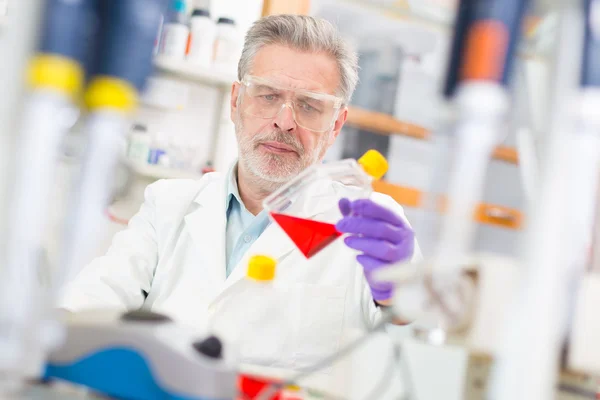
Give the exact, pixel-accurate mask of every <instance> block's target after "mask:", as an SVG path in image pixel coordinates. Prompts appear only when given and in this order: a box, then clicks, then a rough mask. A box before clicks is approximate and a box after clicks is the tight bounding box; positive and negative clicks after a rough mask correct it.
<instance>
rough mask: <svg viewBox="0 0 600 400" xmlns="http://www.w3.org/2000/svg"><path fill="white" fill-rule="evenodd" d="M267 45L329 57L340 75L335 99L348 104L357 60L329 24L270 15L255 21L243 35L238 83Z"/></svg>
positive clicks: (356, 80)
mask: <svg viewBox="0 0 600 400" xmlns="http://www.w3.org/2000/svg"><path fill="white" fill-rule="evenodd" d="M270 44H281V45H286V46H289V47H291V48H293V49H297V50H301V51H308V52H315V53H316V52H322V53H325V54H328V55H330V56H331V57H333V58H334V59H335V61H336V62H337V65H338V69H339V73H340V87H339V88H338V91H339V93H338V95H340V96H341V97H342V98H343V99H344V103H345V104H348V103H349V102H350V99H351V98H352V93H353V92H354V89H355V87H356V83H357V82H358V56H357V54H356V52H355V51H354V50H352V49H351V48H350V46H349V45H348V44H347V43H346V41H345V40H344V39H343V38H342V36H341V35H340V33H339V31H338V30H337V29H336V28H335V27H334V26H333V25H332V24H331V23H330V22H328V21H326V20H324V19H320V18H314V17H309V16H305V15H271V16H268V17H264V18H261V19H259V20H258V21H256V22H255V23H254V25H252V27H251V28H250V30H249V31H248V33H247V34H246V40H245V43H244V49H243V51H242V56H241V58H240V62H239V64H238V79H240V80H241V79H243V78H244V75H246V74H247V73H248V72H249V71H250V68H251V65H252V61H253V60H254V57H255V56H256V54H257V53H258V51H259V50H260V49H261V48H262V47H263V46H266V45H270Z"/></svg>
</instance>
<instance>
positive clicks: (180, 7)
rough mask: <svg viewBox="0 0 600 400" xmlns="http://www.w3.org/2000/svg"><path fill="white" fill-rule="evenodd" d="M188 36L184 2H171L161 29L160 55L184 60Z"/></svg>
mask: <svg viewBox="0 0 600 400" xmlns="http://www.w3.org/2000/svg"><path fill="white" fill-rule="evenodd" d="M189 36H190V28H189V27H188V25H187V16H186V14H185V1H184V0H173V1H172V2H171V8H170V11H169V14H168V15H167V18H165V21H164V23H163V27H162V38H161V45H160V53H161V54H162V55H164V56H166V57H172V58H177V59H184V58H185V53H186V49H187V44H188V39H189Z"/></svg>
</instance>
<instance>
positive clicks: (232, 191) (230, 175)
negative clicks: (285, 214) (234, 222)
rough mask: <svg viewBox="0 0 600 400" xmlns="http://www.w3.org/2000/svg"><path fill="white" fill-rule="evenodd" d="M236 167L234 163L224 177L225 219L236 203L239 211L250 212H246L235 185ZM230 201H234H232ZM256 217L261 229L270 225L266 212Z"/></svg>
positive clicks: (236, 184)
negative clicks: (225, 191) (225, 180)
mask: <svg viewBox="0 0 600 400" xmlns="http://www.w3.org/2000/svg"><path fill="white" fill-rule="evenodd" d="M237 165H238V163H237V162H235V163H234V164H233V165H232V166H231V167H230V168H229V171H228V172H227V176H226V179H227V185H226V187H227V195H226V197H225V210H227V217H229V213H230V212H231V208H232V205H234V204H235V203H236V202H237V204H238V205H239V207H240V209H241V210H243V211H245V212H247V213H248V214H250V211H248V210H246V206H245V205H244V202H243V201H242V198H241V196H240V191H239V188H238V183H237ZM232 200H235V201H232ZM250 215H252V214H250ZM256 217H258V218H257V221H258V222H260V225H261V226H263V227H266V226H268V225H270V223H271V221H270V220H269V217H268V215H267V212H266V210H262V211H261V212H260V213H258V215H256Z"/></svg>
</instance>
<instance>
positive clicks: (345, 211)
mask: <svg viewBox="0 0 600 400" xmlns="http://www.w3.org/2000/svg"><path fill="white" fill-rule="evenodd" d="M339 207H340V211H341V212H342V215H343V216H344V218H342V219H341V220H340V221H339V222H338V223H337V224H336V226H335V227H336V229H337V230H338V231H339V232H342V233H349V234H350V235H349V236H347V237H346V238H345V239H344V242H345V243H346V245H347V246H348V247H350V248H352V249H355V250H358V251H361V252H362V254H360V255H358V256H357V257H356V259H357V260H358V262H359V263H360V264H361V265H362V266H363V268H364V272H365V278H366V279H367V282H368V283H369V286H370V287H371V293H372V294H373V299H374V300H375V301H383V300H388V299H391V298H392V295H393V288H394V287H393V285H392V284H391V283H382V282H374V281H373V279H372V278H371V276H372V275H373V271H376V270H378V269H380V268H385V267H386V266H389V265H390V264H393V263H396V262H400V261H405V260H407V259H409V258H410V257H412V254H413V250H414V238H415V236H414V233H413V231H412V229H410V228H409V227H408V226H407V224H406V222H404V221H403V220H402V218H400V217H399V216H398V215H396V214H395V213H394V212H393V211H391V210H389V209H387V208H385V207H383V206H381V205H379V204H377V203H375V202H374V201H373V200H370V199H360V200H355V201H352V202H351V201H350V200H348V199H341V200H340V202H339Z"/></svg>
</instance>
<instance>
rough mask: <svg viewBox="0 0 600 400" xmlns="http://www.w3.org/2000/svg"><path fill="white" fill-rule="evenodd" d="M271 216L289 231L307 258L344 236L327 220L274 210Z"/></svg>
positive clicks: (291, 237) (286, 231) (289, 234)
mask: <svg viewBox="0 0 600 400" xmlns="http://www.w3.org/2000/svg"><path fill="white" fill-rule="evenodd" d="M271 217H273V219H274V220H275V222H277V224H279V226H280V227H281V229H283V230H284V231H285V233H287V235H288V236H289V237H290V239H292V241H293V242H294V243H295V244H296V246H297V247H298V249H300V251H301V252H302V253H303V254H304V255H305V256H306V258H311V257H312V256H314V255H315V254H317V253H318V252H319V251H321V250H323V249H324V248H325V247H327V245H328V244H329V243H331V242H333V241H334V240H335V239H337V238H339V237H340V236H342V234H341V233H340V232H338V231H337V230H336V229H335V225H333V224H328V223H326V222H319V221H313V220H310V219H304V218H298V217H292V216H290V215H285V214H279V213H273V212H272V213H271Z"/></svg>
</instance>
